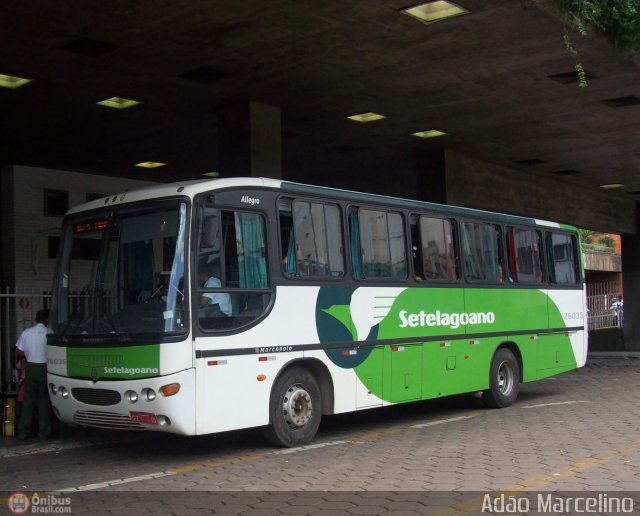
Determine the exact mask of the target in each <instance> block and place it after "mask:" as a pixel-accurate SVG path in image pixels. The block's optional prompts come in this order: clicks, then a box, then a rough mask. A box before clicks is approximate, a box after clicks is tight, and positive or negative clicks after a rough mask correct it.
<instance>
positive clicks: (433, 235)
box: [419, 216, 458, 281]
mask: <svg viewBox="0 0 640 516" xmlns="http://www.w3.org/2000/svg"><path fill="white" fill-rule="evenodd" d="M419 230H420V232H419V235H420V236H419V241H420V245H421V248H420V251H419V255H420V256H421V260H422V262H421V264H420V269H421V271H422V275H423V276H422V277H423V278H424V279H425V280H448V281H455V280H457V279H458V275H457V270H456V252H455V251H456V250H455V243H454V234H453V222H452V221H451V220H450V219H440V218H436V217H427V216H421V217H420V227H419Z"/></svg>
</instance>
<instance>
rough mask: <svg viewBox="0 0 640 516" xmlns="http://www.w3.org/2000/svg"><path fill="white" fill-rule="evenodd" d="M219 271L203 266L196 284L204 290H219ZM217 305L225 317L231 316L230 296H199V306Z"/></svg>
mask: <svg viewBox="0 0 640 516" xmlns="http://www.w3.org/2000/svg"><path fill="white" fill-rule="evenodd" d="M218 276H219V269H218V267H216V266H215V265H213V264H205V265H204V266H203V267H202V268H201V269H200V271H199V273H198V280H199V281H198V283H199V284H200V285H201V286H202V287H204V288H220V287H221V283H220V279H219V278H218ZM216 304H217V305H218V306H219V307H220V310H221V311H222V313H224V314H225V315H228V316H231V296H230V295H229V294H228V293H226V292H215V293H214V292H207V293H203V294H202V295H201V296H200V306H207V305H216Z"/></svg>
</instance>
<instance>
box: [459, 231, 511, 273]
mask: <svg viewBox="0 0 640 516" xmlns="http://www.w3.org/2000/svg"><path fill="white" fill-rule="evenodd" d="M462 258H463V260H462V262H463V268H464V273H465V277H466V279H467V280H468V281H472V282H476V281H480V282H488V283H502V281H503V280H504V274H503V271H504V265H503V259H502V231H501V228H500V226H498V225H497V224H489V223H486V222H465V223H463V224H462Z"/></svg>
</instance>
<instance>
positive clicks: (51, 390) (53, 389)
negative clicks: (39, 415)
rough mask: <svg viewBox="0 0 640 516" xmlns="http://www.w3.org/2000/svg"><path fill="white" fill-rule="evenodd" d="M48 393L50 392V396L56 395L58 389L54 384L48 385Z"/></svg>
mask: <svg viewBox="0 0 640 516" xmlns="http://www.w3.org/2000/svg"><path fill="white" fill-rule="evenodd" d="M49 392H51V394H53V395H54V396H55V395H56V394H58V388H57V387H56V386H55V384H53V383H50V384H49Z"/></svg>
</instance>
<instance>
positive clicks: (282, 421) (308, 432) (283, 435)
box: [264, 367, 322, 448]
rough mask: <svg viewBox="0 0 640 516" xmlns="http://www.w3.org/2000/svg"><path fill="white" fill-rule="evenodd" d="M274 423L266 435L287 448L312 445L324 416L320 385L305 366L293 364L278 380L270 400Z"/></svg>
mask: <svg viewBox="0 0 640 516" xmlns="http://www.w3.org/2000/svg"><path fill="white" fill-rule="evenodd" d="M269 415H270V420H271V422H270V424H269V426H268V427H266V428H265V431H264V433H265V437H266V438H267V440H268V441H269V442H270V443H271V444H273V445H275V446H282V447H286V448H292V447H294V446H301V445H304V444H309V443H310V442H311V440H312V439H313V438H314V437H315V435H316V432H317V431H318V427H319V426H320V420H321V419H322V399H321V396H320V387H319V386H318V382H317V380H316V379H315V377H314V376H313V375H312V374H311V373H310V372H309V371H308V370H306V369H304V368H303V367H291V368H289V369H287V370H286V371H285V372H284V373H282V375H281V376H280V377H279V378H278V379H277V380H276V382H275V384H274V385H273V388H272V390H271V399H270V402H269Z"/></svg>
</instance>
